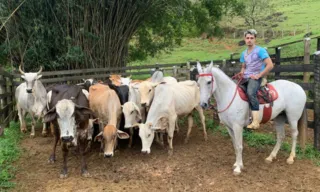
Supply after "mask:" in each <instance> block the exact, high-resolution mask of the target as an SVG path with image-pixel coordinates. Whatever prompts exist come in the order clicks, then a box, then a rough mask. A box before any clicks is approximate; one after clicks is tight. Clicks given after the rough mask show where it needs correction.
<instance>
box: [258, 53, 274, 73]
mask: <svg viewBox="0 0 320 192" xmlns="http://www.w3.org/2000/svg"><path fill="white" fill-rule="evenodd" d="M263 62H264V63H265V64H266V67H265V68H264V70H263V71H261V72H260V74H259V76H260V77H264V76H266V75H268V73H269V72H270V71H271V70H272V69H273V63H272V60H271V59H270V57H268V58H265V59H264V60H263Z"/></svg>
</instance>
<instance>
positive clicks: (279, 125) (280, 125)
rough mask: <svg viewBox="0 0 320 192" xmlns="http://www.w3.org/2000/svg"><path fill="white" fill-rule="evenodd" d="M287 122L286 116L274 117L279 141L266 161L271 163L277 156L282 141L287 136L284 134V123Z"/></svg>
mask: <svg viewBox="0 0 320 192" xmlns="http://www.w3.org/2000/svg"><path fill="white" fill-rule="evenodd" d="M285 122H286V117H285V116H278V117H276V118H275V119H274V128H275V129H276V131H277V143H276V145H275V146H274V148H273V150H272V152H271V153H270V155H269V157H267V158H266V159H265V162H266V163H271V162H272V160H273V159H275V158H276V157H277V153H278V151H279V149H280V147H281V144H282V141H283V139H284V137H285V134H284V131H285V130H284V124H285Z"/></svg>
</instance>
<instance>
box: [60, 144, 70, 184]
mask: <svg viewBox="0 0 320 192" xmlns="http://www.w3.org/2000/svg"><path fill="white" fill-rule="evenodd" d="M61 149H62V156H63V165H62V169H61V173H60V178H61V179H64V178H67V177H68V167H67V162H68V152H69V150H68V147H67V144H66V143H62V147H61Z"/></svg>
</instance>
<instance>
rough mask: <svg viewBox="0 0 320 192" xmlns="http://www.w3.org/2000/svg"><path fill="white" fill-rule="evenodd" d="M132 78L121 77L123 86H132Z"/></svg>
mask: <svg viewBox="0 0 320 192" xmlns="http://www.w3.org/2000/svg"><path fill="white" fill-rule="evenodd" d="M131 80H132V79H131V76H130V77H121V85H128V86H129V85H130V83H131Z"/></svg>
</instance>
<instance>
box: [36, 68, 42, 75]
mask: <svg viewBox="0 0 320 192" xmlns="http://www.w3.org/2000/svg"><path fill="white" fill-rule="evenodd" d="M41 72H42V66H40V70H39V71H38V73H37V74H38V75H39V74H40V73H41Z"/></svg>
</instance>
